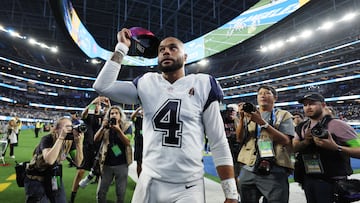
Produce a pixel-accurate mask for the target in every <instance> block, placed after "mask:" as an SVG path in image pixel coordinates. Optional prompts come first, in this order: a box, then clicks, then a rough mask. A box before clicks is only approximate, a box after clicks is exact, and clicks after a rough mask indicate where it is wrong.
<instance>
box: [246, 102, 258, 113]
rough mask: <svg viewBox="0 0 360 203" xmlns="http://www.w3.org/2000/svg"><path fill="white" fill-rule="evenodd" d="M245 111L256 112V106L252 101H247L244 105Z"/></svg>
mask: <svg viewBox="0 0 360 203" xmlns="http://www.w3.org/2000/svg"><path fill="white" fill-rule="evenodd" d="M243 111H245V112H246V113H251V112H255V111H256V106H255V105H254V104H252V103H249V102H246V103H245V104H244V105H243Z"/></svg>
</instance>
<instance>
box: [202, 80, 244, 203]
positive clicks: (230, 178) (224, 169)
mask: <svg viewBox="0 0 360 203" xmlns="http://www.w3.org/2000/svg"><path fill="white" fill-rule="evenodd" d="M209 79H210V87H211V88H210V92H209V96H208V100H207V102H206V104H205V106H204V111H203V118H202V120H203V124H204V128H205V134H206V136H207V137H208V138H209V144H210V148H211V151H212V154H213V160H214V163H215V166H216V170H217V173H218V174H219V177H220V179H221V187H222V188H223V191H224V194H225V198H226V200H225V202H226V203H230V202H237V199H238V197H239V194H238V192H237V187H236V181H235V177H234V176H235V175H234V167H233V159H232V155H231V152H230V148H229V144H228V142H227V139H226V135H225V129H224V122H223V120H222V117H221V114H220V106H219V101H221V100H222V99H223V95H224V94H223V92H222V90H221V87H220V85H219V83H218V82H217V81H216V80H215V78H214V77H211V76H210V78H209Z"/></svg>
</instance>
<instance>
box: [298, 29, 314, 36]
mask: <svg viewBox="0 0 360 203" xmlns="http://www.w3.org/2000/svg"><path fill="white" fill-rule="evenodd" d="M312 33H313V32H312V31H311V30H304V31H303V32H302V33H301V34H300V36H301V37H302V38H309V37H310V36H311V35H312Z"/></svg>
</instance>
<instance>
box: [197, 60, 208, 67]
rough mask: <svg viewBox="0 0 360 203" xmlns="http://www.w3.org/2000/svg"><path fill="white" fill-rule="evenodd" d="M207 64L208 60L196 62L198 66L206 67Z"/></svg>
mask: <svg viewBox="0 0 360 203" xmlns="http://www.w3.org/2000/svg"><path fill="white" fill-rule="evenodd" d="M208 63H209V60H207V59H202V60H200V61H199V62H198V64H199V65H200V66H206V65H207V64H208Z"/></svg>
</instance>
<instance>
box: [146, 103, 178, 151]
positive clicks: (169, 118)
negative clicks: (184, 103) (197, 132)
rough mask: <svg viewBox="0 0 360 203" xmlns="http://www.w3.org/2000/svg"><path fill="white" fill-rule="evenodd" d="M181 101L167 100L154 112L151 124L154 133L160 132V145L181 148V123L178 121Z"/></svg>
mask: <svg viewBox="0 0 360 203" xmlns="http://www.w3.org/2000/svg"><path fill="white" fill-rule="evenodd" d="M180 106H181V100H178V99H168V100H167V101H166V102H165V103H164V104H163V105H162V106H161V107H160V109H159V110H158V111H157V112H156V114H155V115H154V117H153V119H152V122H153V126H154V130H155V131H160V132H162V136H163V137H162V145H163V146H168V147H181V139H182V136H181V134H182V124H183V123H182V121H180V120H179V116H180Z"/></svg>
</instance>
